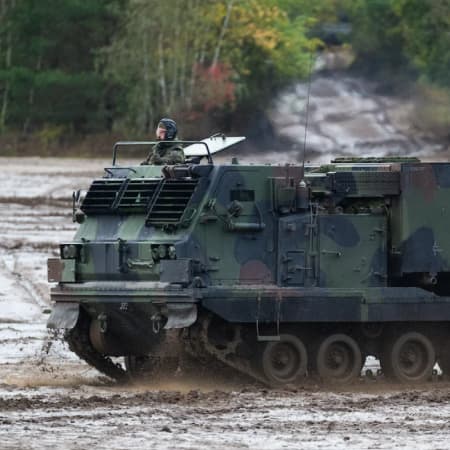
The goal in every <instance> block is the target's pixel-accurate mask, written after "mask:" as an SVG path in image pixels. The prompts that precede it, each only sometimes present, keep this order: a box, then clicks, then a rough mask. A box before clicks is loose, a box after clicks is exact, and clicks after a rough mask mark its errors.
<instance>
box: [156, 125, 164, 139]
mask: <svg viewBox="0 0 450 450" xmlns="http://www.w3.org/2000/svg"><path fill="white" fill-rule="evenodd" d="M165 138H166V129H165V128H163V127H158V128H157V129H156V139H158V141H163V140H164V139H165Z"/></svg>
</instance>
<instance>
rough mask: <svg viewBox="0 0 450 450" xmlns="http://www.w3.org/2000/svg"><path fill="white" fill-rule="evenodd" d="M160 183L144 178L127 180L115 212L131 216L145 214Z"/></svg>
mask: <svg viewBox="0 0 450 450" xmlns="http://www.w3.org/2000/svg"><path fill="white" fill-rule="evenodd" d="M160 182H161V180H155V179H146V178H141V179H138V178H137V179H133V180H129V182H128V183H127V185H126V187H125V189H124V191H123V194H122V195H121V197H120V198H119V200H118V202H117V203H116V208H117V210H118V211H119V212H130V213H133V214H138V213H145V212H147V208H148V205H149V203H150V201H151V200H152V198H153V196H154V194H155V192H156V190H157V187H158V185H159V183H160Z"/></svg>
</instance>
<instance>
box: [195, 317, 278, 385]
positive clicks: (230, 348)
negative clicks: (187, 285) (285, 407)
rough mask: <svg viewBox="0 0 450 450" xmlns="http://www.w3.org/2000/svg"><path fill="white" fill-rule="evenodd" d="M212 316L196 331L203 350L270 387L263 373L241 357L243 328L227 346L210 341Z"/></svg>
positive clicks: (236, 330)
mask: <svg viewBox="0 0 450 450" xmlns="http://www.w3.org/2000/svg"><path fill="white" fill-rule="evenodd" d="M210 320H211V316H205V317H203V318H202V319H201V320H200V321H199V324H198V329H197V330H196V335H197V336H196V337H197V338H198V340H199V343H200V345H201V347H202V349H203V350H204V351H205V352H206V353H207V354H209V355H210V356H212V357H213V358H215V359H217V360H219V361H220V362H222V363H223V364H225V365H227V366H228V367H231V368H233V369H234V370H236V371H238V372H240V373H242V374H244V375H246V376H248V377H250V378H253V379H254V380H255V381H258V382H261V383H263V384H265V385H270V383H269V381H268V380H267V379H266V378H265V377H264V375H263V374H262V373H259V372H258V371H257V370H255V368H254V367H252V364H251V362H250V361H249V360H248V359H246V358H243V357H240V356H239V352H238V347H239V345H241V344H244V340H243V338H242V335H241V332H242V328H241V327H239V326H238V327H236V329H235V336H234V339H233V340H232V341H230V342H228V343H227V345H226V346H220V347H218V346H216V345H214V344H213V343H211V342H210V341H209V339H208V327H209V325H210Z"/></svg>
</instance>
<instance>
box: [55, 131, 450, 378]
mask: <svg viewBox="0 0 450 450" xmlns="http://www.w3.org/2000/svg"><path fill="white" fill-rule="evenodd" d="M217 139H218V140H219V141H217ZM221 139H222V141H221ZM227 139H230V138H227ZM239 140H240V139H239V138H238V139H235V140H233V141H232V140H229V141H226V139H225V138H216V140H214V139H212V140H210V142H209V144H208V142H203V143H198V144H192V146H191V147H187V148H186V149H185V153H186V155H187V160H186V164H183V165H173V166H147V165H145V166H142V165H134V166H121V165H119V164H118V163H117V152H118V150H119V149H120V150H121V151H122V152H123V151H126V148H127V147H126V146H127V145H129V144H130V143H125V144H124V143H120V144H118V145H116V146H115V149H114V157H113V164H112V166H110V167H107V168H105V174H104V176H103V177H101V178H98V179H95V180H93V182H92V184H91V186H90V187H89V190H88V191H87V193H86V195H85V196H84V197H83V196H82V197H80V198H79V196H78V195H75V196H74V211H73V215H74V220H76V221H77V222H79V224H80V226H79V229H78V231H77V233H76V235H75V237H74V239H73V241H71V242H65V243H62V244H61V245H60V253H61V254H60V258H56V259H50V260H49V263H48V267H49V280H50V281H52V282H56V283H57V284H56V285H55V287H53V288H52V290H51V299H52V301H53V302H54V306H53V311H52V315H51V317H50V319H49V323H48V326H49V327H51V328H61V329H65V330H66V339H67V341H68V343H69V346H70V348H71V349H72V350H73V351H74V352H75V353H77V354H78V355H79V356H80V357H81V358H83V359H84V360H86V361H87V362H88V363H89V364H91V365H92V366H94V367H96V368H97V369H99V370H100V371H102V372H103V373H105V374H107V375H108V376H111V377H113V378H116V379H118V380H123V379H127V378H128V377H129V376H132V377H133V376H136V375H142V374H146V373H148V374H149V376H151V374H152V369H153V368H154V367H153V366H154V364H156V362H155V361H156V359H155V358H156V357H155V355H156V354H157V355H159V356H158V357H159V358H161V357H164V355H167V356H168V355H171V354H172V353H173V350H174V348H177V351H178V349H179V348H181V351H182V352H185V353H186V354H188V355H190V357H192V358H196V360H197V361H198V365H199V366H202V365H205V364H210V361H211V360H218V361H219V362H220V364H226V365H227V366H230V367H232V368H234V369H236V370H237V371H240V372H242V373H245V374H246V375H250V376H251V377H253V378H255V379H257V380H260V381H263V382H265V383H267V384H271V385H286V384H295V383H297V382H299V381H302V380H304V378H305V377H308V376H317V377H319V378H320V379H322V380H324V381H326V382H331V383H349V382H351V381H352V380H353V379H355V378H356V377H358V376H359V374H360V373H361V368H362V367H363V364H364V361H365V358H366V357H367V356H368V355H374V356H375V357H377V358H378V359H379V360H380V363H381V369H382V371H383V373H384V374H385V376H386V377H389V378H392V379H395V380H399V381H402V382H408V383H414V382H423V381H425V380H427V379H429V378H430V377H431V375H432V371H433V367H434V366H435V363H436V362H438V363H439V365H440V367H441V369H442V370H443V372H444V373H449V372H450V348H449V346H448V343H449V341H450V236H449V226H450V163H422V162H420V161H418V160H416V159H414V158H412V159H411V158H403V159H402V158H394V159H383V158H380V159H376V158H372V159H364V158H359V159H358V158H356V159H355V158H353V159H345V158H342V159H336V160H334V161H332V162H331V163H330V164H329V165H322V166H319V165H317V166H314V165H313V166H309V165H308V166H306V167H304V165H284V166H281V165H259V164H250V165H249V164H239V163H238V161H237V160H233V161H232V162H231V163H229V164H220V165H219V164H214V161H213V157H212V154H213V153H214V151H211V149H210V148H209V147H210V146H213V147H214V146H215V147H216V148H215V151H216V150H217V149H220V148H221V147H225V146H227V145H228V144H229V143H235V142H237V141H239ZM122 144H123V145H122ZM131 144H137V145H139V143H131ZM141 144H142V143H141ZM144 144H145V143H144ZM147 144H148V143H147ZM204 157H205V158H204ZM111 357H124V360H125V364H124V365H119V364H117V362H115V361H114V360H113V359H111Z"/></svg>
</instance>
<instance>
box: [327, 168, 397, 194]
mask: <svg viewBox="0 0 450 450" xmlns="http://www.w3.org/2000/svg"><path fill="white" fill-rule="evenodd" d="M333 179H334V191H335V192H337V193H339V194H345V195H347V196H349V197H383V196H384V195H398V194H399V192H400V177H399V173H398V172H378V171H359V172H355V171H353V172H336V173H335V174H334V175H333Z"/></svg>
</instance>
